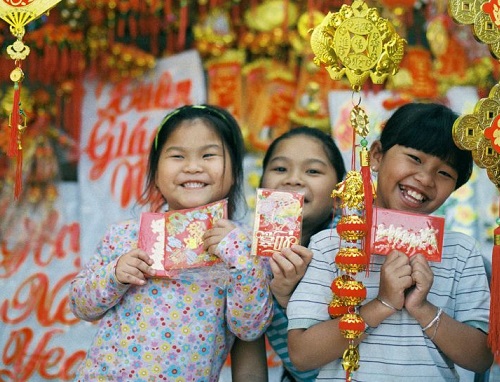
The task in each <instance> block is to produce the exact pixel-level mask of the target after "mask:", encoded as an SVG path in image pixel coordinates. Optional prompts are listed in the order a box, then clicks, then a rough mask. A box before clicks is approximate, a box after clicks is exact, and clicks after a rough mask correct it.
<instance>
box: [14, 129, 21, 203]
mask: <svg viewBox="0 0 500 382" xmlns="http://www.w3.org/2000/svg"><path fill="white" fill-rule="evenodd" d="M16 130H17V129H16ZM19 134H21V133H19ZM20 139H21V137H19V140H20ZM22 190H23V148H22V146H21V143H20V141H19V146H18V148H17V166H16V183H15V186H14V198H15V199H16V200H18V199H19V196H20V195H21V191H22Z"/></svg>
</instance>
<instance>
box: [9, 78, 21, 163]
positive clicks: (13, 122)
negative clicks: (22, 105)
mask: <svg viewBox="0 0 500 382" xmlns="http://www.w3.org/2000/svg"><path fill="white" fill-rule="evenodd" d="M20 99H21V84H20V83H19V82H16V83H15V84H14V100H13V103H12V114H11V116H10V125H9V126H10V142H9V151H8V155H9V157H11V158H12V157H14V156H16V154H17V132H18V129H17V127H18V126H19V100H20Z"/></svg>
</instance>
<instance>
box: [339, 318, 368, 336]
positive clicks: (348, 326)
mask: <svg viewBox="0 0 500 382" xmlns="http://www.w3.org/2000/svg"><path fill="white" fill-rule="evenodd" d="M339 329H340V332H341V333H342V335H343V336H344V337H345V338H347V339H350V340H352V339H355V338H358V337H359V336H360V335H361V334H363V333H364V331H365V321H364V320H363V318H361V316H360V315H359V314H355V313H347V314H344V315H343V316H342V318H341V319H340V321H339Z"/></svg>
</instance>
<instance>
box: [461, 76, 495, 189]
mask: <svg viewBox="0 0 500 382" xmlns="http://www.w3.org/2000/svg"><path fill="white" fill-rule="evenodd" d="M453 139H454V141H455V144H456V145H457V146H458V147H459V148H461V149H462V150H469V151H471V152H472V157H473V159H474V162H475V163H476V164H477V165H478V166H479V167H481V168H484V169H486V172H487V174H488V177H489V178H490V180H491V181H492V182H493V184H495V186H496V187H497V188H498V189H500V84H496V85H495V86H494V87H493V88H492V89H491V91H490V94H489V96H488V98H482V99H480V100H479V101H478V103H477V104H476V106H475V107H474V112H473V113H472V114H465V115H462V116H460V117H459V118H458V119H457V120H456V121H455V123H454V124H453Z"/></svg>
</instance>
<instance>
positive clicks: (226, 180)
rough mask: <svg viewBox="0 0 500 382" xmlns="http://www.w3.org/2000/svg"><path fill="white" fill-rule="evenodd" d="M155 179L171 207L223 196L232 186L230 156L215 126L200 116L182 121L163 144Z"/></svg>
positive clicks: (199, 203) (194, 205)
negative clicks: (213, 127)
mask: <svg viewBox="0 0 500 382" xmlns="http://www.w3.org/2000/svg"><path fill="white" fill-rule="evenodd" d="M155 183H156V186H157V187H158V189H159V190H160V192H161V193H162V195H163V196H164V198H165V199H166V201H167V203H168V206H169V210H179V209H186V208H193V207H199V206H202V205H205V204H208V203H212V202H215V201H218V200H221V199H224V198H225V197H226V196H227V195H228V193H229V190H230V189H231V186H232V184H233V177H232V171H231V160H230V158H229V155H228V153H227V151H226V150H224V147H223V146H222V141H221V139H220V138H219V137H218V136H217V134H216V133H215V131H214V129H212V128H210V127H208V126H207V125H206V124H205V123H204V122H203V121H202V120H201V119H198V118H197V119H191V120H187V121H184V122H182V123H181V124H180V125H179V126H178V127H177V128H176V130H175V131H173V132H172V134H171V135H170V136H169V137H168V139H167V141H166V142H165V144H164V145H163V147H162V148H161V154H160V158H159V161H158V171H157V174H156V178H155Z"/></svg>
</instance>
